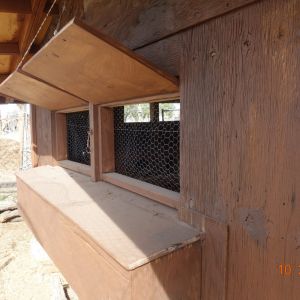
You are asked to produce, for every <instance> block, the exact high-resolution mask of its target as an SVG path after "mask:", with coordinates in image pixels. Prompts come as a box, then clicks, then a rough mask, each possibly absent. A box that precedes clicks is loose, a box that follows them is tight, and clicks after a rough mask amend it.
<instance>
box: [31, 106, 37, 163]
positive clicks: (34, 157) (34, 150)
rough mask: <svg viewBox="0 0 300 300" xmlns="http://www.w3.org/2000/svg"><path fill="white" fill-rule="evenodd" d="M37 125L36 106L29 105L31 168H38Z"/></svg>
mask: <svg viewBox="0 0 300 300" xmlns="http://www.w3.org/2000/svg"><path fill="white" fill-rule="evenodd" d="M36 125H37V123H36V106H35V105H30V126H31V160H32V167H33V168H35V167H37V166H38V153H37V126H36Z"/></svg>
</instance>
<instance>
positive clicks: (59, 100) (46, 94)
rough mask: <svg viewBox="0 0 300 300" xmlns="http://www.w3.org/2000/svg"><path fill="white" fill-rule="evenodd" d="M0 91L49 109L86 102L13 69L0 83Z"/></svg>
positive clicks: (64, 107) (71, 106)
mask: <svg viewBox="0 0 300 300" xmlns="http://www.w3.org/2000/svg"><path fill="white" fill-rule="evenodd" d="M0 93H1V94H3V95H6V96H9V97H12V98H15V99H18V100H21V101H24V102H28V103H31V104H36V105H38V106H41V107H44V108H47V109H49V110H61V109H67V108H73V107H79V106H83V105H86V104H87V103H86V102H85V101H83V100H81V99H79V98H78V97H75V96H73V95H70V94H69V93H66V92H64V91H62V90H60V89H57V88H54V87H52V86H50V85H48V84H46V83H44V82H41V81H39V80H36V79H34V78H31V77H29V76H27V75H26V74H23V73H21V72H19V71H15V72H14V73H12V74H11V75H10V76H9V77H8V78H7V79H6V80H5V81H3V82H2V83H1V85H0Z"/></svg>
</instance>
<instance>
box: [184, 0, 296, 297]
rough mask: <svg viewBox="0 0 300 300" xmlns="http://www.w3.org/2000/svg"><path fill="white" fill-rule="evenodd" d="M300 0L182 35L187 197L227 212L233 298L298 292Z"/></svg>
mask: <svg viewBox="0 0 300 300" xmlns="http://www.w3.org/2000/svg"><path fill="white" fill-rule="evenodd" d="M299 5H300V3H299V1H297V0H287V1H281V0H268V1H260V2H258V3H257V4H254V5H252V6H248V7H246V8H244V9H242V10H239V11H236V12H234V13H231V14H228V15H225V16H223V17H221V18H218V19H215V20H211V21H210V22H208V23H205V24H203V25H202V26H198V27H196V28H194V29H193V30H191V31H189V32H187V33H185V34H184V35H183V44H182V48H183V57H182V64H181V65H182V70H181V93H182V99H181V126H182V132H181V179H182V181H181V191H182V205H183V207H185V208H188V209H192V210H195V211H197V212H200V213H202V214H205V215H207V216H210V217H213V218H215V219H217V220H219V221H224V222H225V223H227V222H228V224H229V257H228V284H227V286H228V288H227V299H230V300H235V299H236V300H239V299H243V300H244V299H245V300H248V299H249V300H250V299H276V300H279V299H298V297H299V294H298V290H299V287H300V281H299V278H298V277H297V269H294V272H293V274H292V275H291V276H287V277H282V276H281V275H280V273H279V270H278V265H279V264H281V263H283V264H292V265H293V266H296V265H297V264H299V261H300V252H299V234H300V228H299V222H298V220H299V217H300V210H299V192H300V190H299V182H300V178H299V175H300V165H299V163H300V161H299V153H298V150H297V149H298V148H299V141H300V127H299V126H300V123H299V106H300V104H299V79H300V71H299V70H300V69H299V45H300V43H299V35H298V34H297V32H298V31H299V13H300V10H299ZM203 255H204V254H203ZM207 276H213V275H212V274H209V275H207ZM208 278H209V277H208ZM211 288H214V286H211ZM219 297H220V298H217V299H223V298H222V297H223V296H222V295H220V296H219ZM213 299H214V300H215V299H216V298H213ZM205 300H207V299H205Z"/></svg>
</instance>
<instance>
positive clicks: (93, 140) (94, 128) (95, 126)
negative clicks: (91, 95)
mask: <svg viewBox="0 0 300 300" xmlns="http://www.w3.org/2000/svg"><path fill="white" fill-rule="evenodd" d="M89 111H90V152H91V169H92V173H91V177H92V180H93V181H99V179H100V170H99V167H100V166H99V165H100V162H99V158H100V155H99V150H100V148H99V143H98V141H99V136H100V134H99V121H98V118H99V115H98V106H97V105H94V104H92V103H90V105H89Z"/></svg>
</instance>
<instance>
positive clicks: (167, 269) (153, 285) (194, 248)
mask: <svg viewBox="0 0 300 300" xmlns="http://www.w3.org/2000/svg"><path fill="white" fill-rule="evenodd" d="M201 253H202V249H201V242H200V241H199V242H197V243H194V244H192V245H189V246H187V247H185V248H183V249H180V250H178V251H176V252H174V253H173V254H172V255H170V256H164V257H162V258H160V259H158V260H156V261H153V262H151V263H149V264H147V265H145V266H144V267H143V268H138V269H136V270H134V271H133V272H132V299H136V300H140V299H144V300H153V299H159V300H170V299H174V300H181V299H182V300H183V299H184V300H198V299H200V297H201V266H202V265H201Z"/></svg>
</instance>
